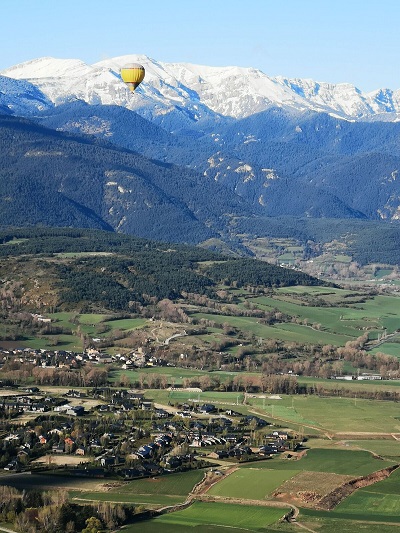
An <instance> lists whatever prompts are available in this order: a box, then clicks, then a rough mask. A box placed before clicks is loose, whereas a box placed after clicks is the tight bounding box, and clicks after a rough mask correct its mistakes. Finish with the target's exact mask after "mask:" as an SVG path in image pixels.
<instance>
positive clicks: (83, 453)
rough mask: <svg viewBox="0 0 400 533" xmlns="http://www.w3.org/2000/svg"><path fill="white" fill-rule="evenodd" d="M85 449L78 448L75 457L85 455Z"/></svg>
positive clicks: (82, 447)
mask: <svg viewBox="0 0 400 533" xmlns="http://www.w3.org/2000/svg"><path fill="white" fill-rule="evenodd" d="M85 453H86V452H85V447H84V446H78V447H77V449H76V450H75V455H85Z"/></svg>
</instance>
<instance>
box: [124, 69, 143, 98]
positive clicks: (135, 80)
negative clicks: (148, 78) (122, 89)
mask: <svg viewBox="0 0 400 533" xmlns="http://www.w3.org/2000/svg"><path fill="white" fill-rule="evenodd" d="M121 78H122V80H123V81H124V82H125V83H126V84H127V86H128V87H129V90H130V91H132V92H133V91H134V90H135V89H136V87H137V86H138V85H139V84H140V83H141V82H142V81H143V79H144V67H143V66H142V65H139V64H138V63H128V65H124V66H123V67H122V68H121Z"/></svg>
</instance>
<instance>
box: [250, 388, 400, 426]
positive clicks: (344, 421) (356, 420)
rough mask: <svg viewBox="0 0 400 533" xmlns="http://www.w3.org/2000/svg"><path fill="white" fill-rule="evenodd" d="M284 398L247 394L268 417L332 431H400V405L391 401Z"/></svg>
mask: <svg viewBox="0 0 400 533" xmlns="http://www.w3.org/2000/svg"><path fill="white" fill-rule="evenodd" d="M281 397H282V399H281V400H268V398H265V399H264V398H260V397H255V398H254V397H251V396H248V403H249V404H250V405H254V406H256V407H257V408H258V410H259V411H260V412H264V413H265V414H266V415H267V416H268V417H271V418H275V419H278V420H284V421H288V422H291V423H296V424H299V427H300V426H302V425H305V426H307V425H310V426H314V427H316V428H317V429H321V430H324V431H329V432H341V433H346V432H349V433H351V432H372V433H398V432H400V419H399V417H400V407H399V404H398V403H396V402H392V401H379V400H362V399H358V398H357V395H356V394H355V396H354V398H341V397H328V398H323V397H319V396H316V395H309V396H302V395H295V396H285V395H281Z"/></svg>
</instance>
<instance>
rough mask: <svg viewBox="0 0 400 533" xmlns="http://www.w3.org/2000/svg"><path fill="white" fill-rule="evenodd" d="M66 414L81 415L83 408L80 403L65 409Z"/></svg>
mask: <svg viewBox="0 0 400 533" xmlns="http://www.w3.org/2000/svg"><path fill="white" fill-rule="evenodd" d="M66 414H67V415H71V416H82V415H84V414H85V408H84V407H83V406H82V405H76V406H73V407H71V408H70V409H67V411H66Z"/></svg>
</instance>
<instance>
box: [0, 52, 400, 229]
mask: <svg viewBox="0 0 400 533" xmlns="http://www.w3.org/2000/svg"><path fill="white" fill-rule="evenodd" d="M132 62H134V63H141V64H142V65H143V66H144V67H145V69H146V76H145V79H144V81H143V83H142V84H141V85H140V86H139V88H138V89H137V90H136V91H135V93H134V94H132V93H130V92H129V90H128V88H127V87H126V85H125V84H124V83H123V81H122V79H121V77H120V74H119V72H120V68H121V67H122V66H123V65H125V64H127V63H132ZM1 74H2V75H1ZM0 114H8V115H15V116H18V115H20V116H22V117H27V118H29V119H33V120H34V121H35V122H36V123H40V124H41V125H42V126H46V127H48V128H51V129H54V130H61V131H66V132H70V133H73V134H78V135H82V134H84V135H91V136H96V137H100V138H101V139H103V140H105V141H107V142H109V143H112V144H113V145H114V146H118V147H120V148H122V149H124V150H129V151H136V152H138V153H140V154H141V155H143V156H144V157H146V158H149V159H153V160H158V161H161V162H163V163H169V164H170V163H172V164H175V165H178V166H179V167H186V168H191V169H193V170H194V171H195V172H196V173H198V176H199V177H200V180H201V183H202V186H204V188H205V189H208V188H211V187H212V186H214V185H218V186H219V187H222V188H220V189H219V191H226V198H231V197H232V198H233V197H235V198H236V197H238V198H239V199H240V200H243V201H244V202H245V203H246V205H250V206H251V209H252V210H253V213H254V214H257V215H258V214H260V213H261V214H262V215H267V216H279V215H292V216H300V217H301V216H306V217H325V218H366V219H383V218H385V219H390V220H398V219H400V189H399V181H398V180H397V176H398V175H399V173H400V146H399V142H398V139H399V138H400V90H398V91H392V90H389V89H380V90H377V91H374V92H371V93H362V91H360V90H359V89H357V88H356V87H354V86H353V85H351V84H336V85H335V84H330V83H322V82H321V83H319V82H315V81H313V80H304V79H288V78H284V77H276V78H272V77H269V76H267V75H266V74H264V73H263V72H261V71H259V70H256V69H253V68H239V67H207V66H199V65H192V64H183V63H161V62H157V61H155V60H153V59H151V58H149V57H146V56H139V55H127V56H121V57H116V58H113V59H107V60H104V61H100V62H98V63H96V64H94V65H87V64H85V63H84V62H83V61H81V60H78V59H54V58H39V59H36V60H33V61H28V62H26V63H22V64H20V65H16V66H14V67H11V68H9V69H6V70H4V71H2V72H1V73H0ZM178 174H179V172H178ZM123 188H124V187H123ZM189 196H190V195H189ZM238 198H236V199H238ZM238 201H239V200H238Z"/></svg>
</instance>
